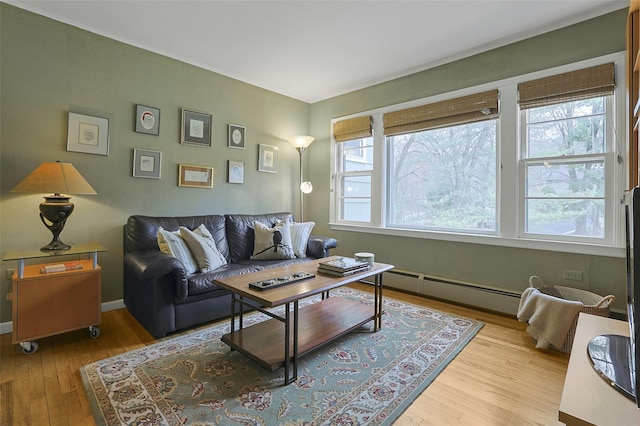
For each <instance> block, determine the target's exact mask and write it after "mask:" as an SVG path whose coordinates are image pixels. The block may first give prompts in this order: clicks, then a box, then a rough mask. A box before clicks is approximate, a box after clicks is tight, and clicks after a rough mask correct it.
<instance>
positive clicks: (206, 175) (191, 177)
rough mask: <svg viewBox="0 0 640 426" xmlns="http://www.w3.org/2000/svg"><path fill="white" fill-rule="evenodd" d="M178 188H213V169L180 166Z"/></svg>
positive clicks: (187, 165)
mask: <svg viewBox="0 0 640 426" xmlns="http://www.w3.org/2000/svg"><path fill="white" fill-rule="evenodd" d="M178 186H190V187H194V188H213V167H205V166H193V165H190V164H180V165H179V169H178Z"/></svg>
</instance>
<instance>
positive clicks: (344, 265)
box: [318, 257, 369, 277]
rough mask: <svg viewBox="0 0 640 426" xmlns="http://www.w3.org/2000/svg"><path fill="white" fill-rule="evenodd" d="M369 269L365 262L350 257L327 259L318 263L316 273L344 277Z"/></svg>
mask: <svg viewBox="0 0 640 426" xmlns="http://www.w3.org/2000/svg"><path fill="white" fill-rule="evenodd" d="M367 269H369V264H368V263H367V262H359V261H357V260H355V259H352V258H350V257H342V258H340V259H334V260H327V261H326V262H320V263H319V264H318V273H320V274H327V275H334V276H336V277H346V276H349V275H353V274H357V273H359V272H363V271H366V270H367Z"/></svg>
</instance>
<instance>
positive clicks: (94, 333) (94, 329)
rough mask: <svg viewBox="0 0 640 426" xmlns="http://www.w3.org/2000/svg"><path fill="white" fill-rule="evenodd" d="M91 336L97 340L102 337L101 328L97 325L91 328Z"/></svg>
mask: <svg viewBox="0 0 640 426" xmlns="http://www.w3.org/2000/svg"><path fill="white" fill-rule="evenodd" d="M89 336H91V338H93V339H97V338H98V337H99V336H100V327H98V326H97V325H92V326H91V327H89Z"/></svg>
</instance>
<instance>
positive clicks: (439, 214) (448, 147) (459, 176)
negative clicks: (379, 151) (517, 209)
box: [387, 119, 497, 231]
mask: <svg viewBox="0 0 640 426" xmlns="http://www.w3.org/2000/svg"><path fill="white" fill-rule="evenodd" d="M496 123H497V119H492V120H488V121H481V122H477V123H470V124H462V125H457V126H450V127H443V128H437V129H433V130H426V131H423V132H416V133H409V134H402V135H397V136H390V137H389V138H387V143H388V146H389V156H388V158H389V178H388V182H389V197H388V200H389V203H388V205H387V207H388V224H389V225H390V226H397V227H408V228H424V229H437V230H452V231H454V230H459V231H461V230H467V231H495V225H496V167H497V166H496V165H497V161H496V145H497V143H496Z"/></svg>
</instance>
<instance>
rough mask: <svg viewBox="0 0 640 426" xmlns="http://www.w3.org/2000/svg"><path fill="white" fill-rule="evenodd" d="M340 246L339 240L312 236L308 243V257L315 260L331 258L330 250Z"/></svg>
mask: <svg viewBox="0 0 640 426" xmlns="http://www.w3.org/2000/svg"><path fill="white" fill-rule="evenodd" d="M337 246H338V240H336V239H335V238H333V237H324V236H321V235H311V236H310V237H309V241H308V242H307V256H309V257H313V258H314V259H320V258H322V257H327V256H329V250H330V249H332V248H336V247H337Z"/></svg>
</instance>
